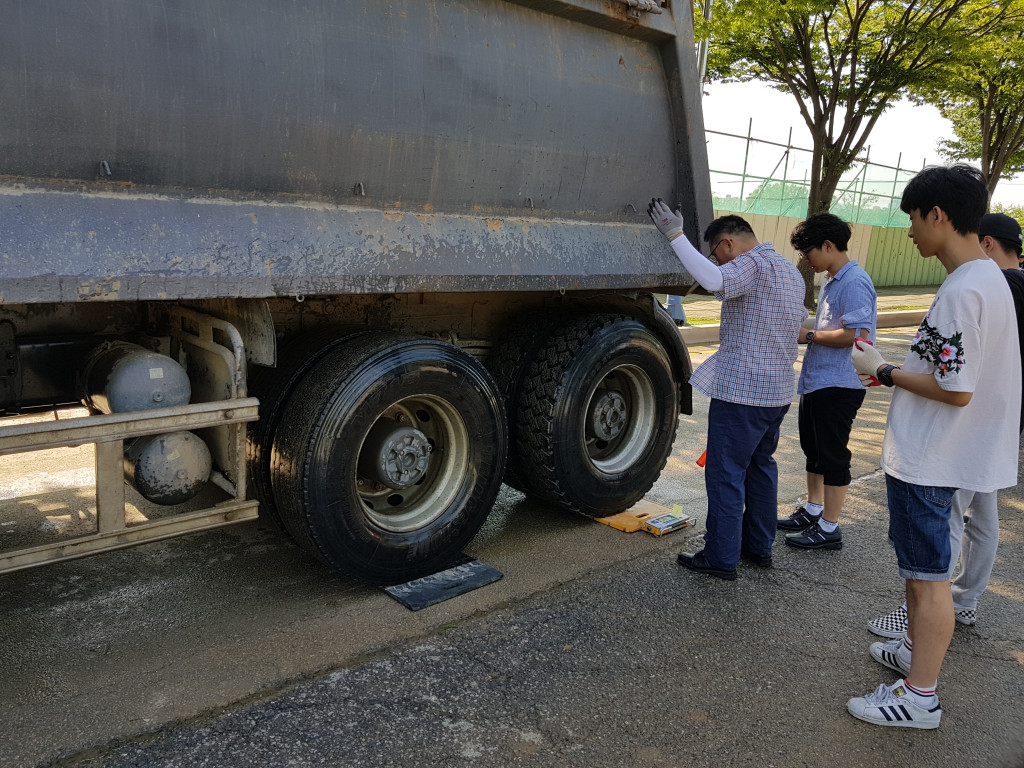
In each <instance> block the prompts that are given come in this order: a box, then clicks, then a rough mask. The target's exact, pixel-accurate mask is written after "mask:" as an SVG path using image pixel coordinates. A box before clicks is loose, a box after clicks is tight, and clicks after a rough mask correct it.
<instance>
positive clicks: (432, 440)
mask: <svg viewBox="0 0 1024 768" xmlns="http://www.w3.org/2000/svg"><path fill="white" fill-rule="evenodd" d="M382 464H386V466H382ZM357 467H358V469H357V471H356V488H357V489H358V493H359V498H360V501H361V503H362V507H363V511H364V513H365V514H366V516H367V517H368V518H369V519H370V520H371V521H372V522H373V523H374V524H375V525H377V526H379V527H380V528H383V529H384V530H387V531H392V532H395V533H403V532H408V531H414V530H417V529H419V528H422V527H424V526H426V525H428V524H430V523H431V522H432V521H434V520H436V519H437V518H438V517H440V516H441V515H442V514H444V511H445V509H446V508H447V507H448V506H449V505H450V504H451V503H452V501H453V500H454V499H455V497H456V496H457V495H458V493H459V491H460V489H461V488H462V485H463V482H464V481H465V477H466V472H467V471H468V469H469V430H468V429H467V428H466V424H465V422H464V421H463V419H462V416H460V415H459V413H458V411H456V410H455V408H454V407H453V406H452V405H451V403H449V402H447V401H445V400H443V399H441V398H440V397H435V396H433V395H416V396H414V397H408V398H405V399H403V400H399V401H398V402H396V403H395V404H394V405H392V406H391V407H390V408H388V409H386V410H385V411H384V412H383V413H382V414H380V416H378V418H377V420H376V421H375V422H374V424H373V425H372V426H371V428H370V430H368V431H367V434H366V435H365V436H364V437H363V440H362V442H361V444H360V446H359V456H358V461H357Z"/></svg>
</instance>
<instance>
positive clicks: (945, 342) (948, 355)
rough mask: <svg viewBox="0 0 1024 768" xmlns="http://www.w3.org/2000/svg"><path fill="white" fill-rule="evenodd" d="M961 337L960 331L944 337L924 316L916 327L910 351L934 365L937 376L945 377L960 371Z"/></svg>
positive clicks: (962, 339) (961, 363)
mask: <svg viewBox="0 0 1024 768" xmlns="http://www.w3.org/2000/svg"><path fill="white" fill-rule="evenodd" d="M963 337H964V334H963V332H962V331H960V332H957V333H955V334H953V335H952V336H950V337H949V338H946V337H944V336H943V335H942V334H941V333H939V331H938V330H937V329H936V328H935V327H934V326H932V325H931V324H930V323H929V322H928V318H927V317H926V318H925V319H924V320H923V321H922V322H921V327H920V328H918V329H917V335H916V336H915V337H914V343H913V344H911V345H910V351H911V352H916V353H917V354H918V356H919V357H920V358H921V359H922V360H924V361H925V362H928V363H931V364H932V365H934V366H935V368H936V370H938V372H939V376H940V377H945V376H946V374H953V373H960V368H961V366H963V364H964V347H963V344H964V338H963Z"/></svg>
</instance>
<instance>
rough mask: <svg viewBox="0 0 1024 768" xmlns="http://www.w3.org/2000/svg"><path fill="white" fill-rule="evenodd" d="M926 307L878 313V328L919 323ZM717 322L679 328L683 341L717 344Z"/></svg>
mask: <svg viewBox="0 0 1024 768" xmlns="http://www.w3.org/2000/svg"><path fill="white" fill-rule="evenodd" d="M927 311H928V310H926V309H901V310H894V311H892V312H879V313H878V327H879V328H904V327H907V326H914V325H920V324H921V321H922V320H923V319H924V316H925V314H926V313H927ZM718 328H719V324H718V323H715V324H714V325H693V326H689V327H686V328H680V329H679V332H680V333H681V334H682V335H683V341H684V342H686V344H687V345H693V344H717V343H718Z"/></svg>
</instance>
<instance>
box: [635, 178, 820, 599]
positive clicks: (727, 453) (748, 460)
mask: <svg viewBox="0 0 1024 768" xmlns="http://www.w3.org/2000/svg"><path fill="white" fill-rule="evenodd" d="M648 213H649V214H650V216H651V219H652V220H653V221H654V223H655V225H656V226H657V227H658V230H659V231H660V232H661V233H662V234H664V235H665V237H667V238H668V240H669V242H670V243H671V245H672V249H673V250H674V251H675V253H676V255H677V256H678V257H679V260H680V261H681V262H682V264H683V266H684V267H685V268H686V270H687V271H688V272H689V273H690V274H691V275H693V277H694V279H696V280H697V282H699V283H700V284H701V285H702V286H703V287H704V288H705V289H707V290H709V291H711V292H713V293H714V294H715V296H716V297H717V298H718V299H719V300H721V302H722V325H721V328H720V330H719V347H718V351H717V352H716V353H715V354H714V355H712V356H711V357H710V358H709V359H708V360H706V361H705V362H704V363H702V364H701V365H700V366H699V367H698V368H697V370H696V371H694V372H693V376H692V377H691V378H690V383H691V384H692V385H693V386H694V387H695V388H696V389H697V390H699V391H700V392H703V393H704V394H705V395H707V396H708V397H710V398H711V405H710V407H709V409H708V451H707V465H706V466H705V476H704V482H705V487H706V488H707V494H708V519H707V531H706V532H705V534H704V549H703V550H701V551H700V552H697V553H695V554H692V555H691V554H686V553H683V554H680V555H679V558H678V562H679V564H680V565H682V566H684V567H685V568H689V569H691V570H694V571H699V572H701V573H706V574H708V575H709V576H716V577H718V578H720V579H729V580H732V579H735V578H736V564H737V563H738V562H739V560H740V559H741V558H742V559H744V560H747V561H749V562H752V563H754V564H755V565H759V566H762V567H770V566H771V563H772V555H771V552H772V544H773V543H774V542H775V531H776V519H777V515H778V468H777V467H776V465H775V459H774V457H773V456H774V453H775V449H776V447H777V446H778V443H779V427H780V426H781V424H782V419H783V417H784V416H785V415H786V412H787V411H788V410H789V406H790V403H792V401H793V363H795V362H796V357H797V339H798V338H799V335H800V324H801V323H802V322H803V320H804V318H806V317H807V310H805V309H804V306H803V297H804V281H803V278H802V277H801V275H800V272H799V271H798V270H797V268H796V267H795V266H794V265H793V264H792V263H790V262H789V261H788V260H787V259H785V258H783V257H782V256H780V255H779V254H778V253H776V251H775V249H774V248H773V247H772V245H771V243H759V242H758V240H757V238H756V237H755V235H754V231H753V229H751V227H750V225H749V224H748V223H747V222H746V221H744V220H743V219H742V218H740V217H739V216H722V217H721V218H718V219H715V220H714V221H713V222H711V224H710V225H709V226H708V228H707V230H706V231H705V232H704V241H705V242H707V243H708V244H710V246H711V256H712V257H714V258H716V259H717V260H718V266H716V265H715V264H713V263H712V262H710V261H709V260H708V259H706V258H705V257H704V256H703V255H702V254H701V253H700V252H699V251H697V249H696V248H694V247H693V245H691V244H690V242H689V241H688V240H687V239H686V238H685V237H683V236H682V235H683V229H682V227H683V219H682V216H681V215H680V213H679V212H678V211H677V212H675V213H673V212H672V210H671V209H670V208H669V207H668V205H666V204H665V202H664V201H663V200H661V199H660V198H658V199H655V200H652V201H651V205H650V206H649V207H648Z"/></svg>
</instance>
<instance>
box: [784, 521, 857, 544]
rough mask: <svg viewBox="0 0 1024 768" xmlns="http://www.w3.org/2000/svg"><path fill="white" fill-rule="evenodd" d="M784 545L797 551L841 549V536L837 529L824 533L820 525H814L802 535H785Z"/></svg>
mask: <svg viewBox="0 0 1024 768" xmlns="http://www.w3.org/2000/svg"><path fill="white" fill-rule="evenodd" d="M786 543H787V544H789V546H791V547H798V548H799V549H842V548H843V534H842V531H840V530H839V528H838V527H837V528H836V529H835V530H834V531H832V533H825V531H823V530H822V529H821V526H820V525H815V526H814V527H812V528H808V529H807V530H806V531H804V532H803V533H787V534H786Z"/></svg>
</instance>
